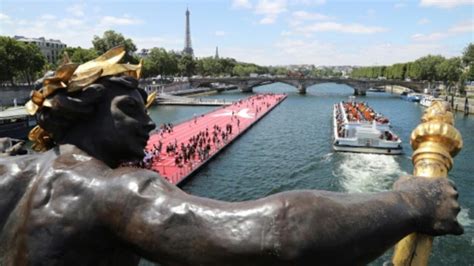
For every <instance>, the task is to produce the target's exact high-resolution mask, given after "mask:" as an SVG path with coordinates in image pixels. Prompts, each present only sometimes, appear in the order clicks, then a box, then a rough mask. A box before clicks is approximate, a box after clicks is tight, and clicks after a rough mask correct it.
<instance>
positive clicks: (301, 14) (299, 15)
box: [292, 10, 332, 20]
mask: <svg viewBox="0 0 474 266" xmlns="http://www.w3.org/2000/svg"><path fill="white" fill-rule="evenodd" d="M292 17H293V19H294V20H329V19H332V17H330V16H326V15H323V14H320V13H310V12H306V11H302V10H300V11H295V12H293V13H292Z"/></svg>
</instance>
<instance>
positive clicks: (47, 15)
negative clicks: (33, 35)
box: [40, 14, 56, 20]
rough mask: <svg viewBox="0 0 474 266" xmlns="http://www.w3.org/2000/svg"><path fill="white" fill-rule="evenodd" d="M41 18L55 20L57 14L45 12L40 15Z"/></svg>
mask: <svg viewBox="0 0 474 266" xmlns="http://www.w3.org/2000/svg"><path fill="white" fill-rule="evenodd" d="M40 19H42V20H55V19H56V16H54V15H51V14H44V15H41V16H40Z"/></svg>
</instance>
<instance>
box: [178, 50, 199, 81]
mask: <svg viewBox="0 0 474 266" xmlns="http://www.w3.org/2000/svg"><path fill="white" fill-rule="evenodd" d="M178 69H179V71H180V73H181V75H183V76H186V77H191V76H192V75H193V74H194V73H195V70H196V62H195V61H194V59H193V57H192V56H191V55H183V56H181V58H180V59H179V61H178Z"/></svg>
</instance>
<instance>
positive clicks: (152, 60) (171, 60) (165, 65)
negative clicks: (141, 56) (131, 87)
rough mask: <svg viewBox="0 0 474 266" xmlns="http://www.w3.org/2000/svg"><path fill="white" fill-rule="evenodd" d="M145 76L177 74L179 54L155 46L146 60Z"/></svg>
mask: <svg viewBox="0 0 474 266" xmlns="http://www.w3.org/2000/svg"><path fill="white" fill-rule="evenodd" d="M144 61H145V62H144V73H143V76H144V77H151V76H157V75H161V76H162V77H164V76H169V75H175V74H177V73H178V72H179V70H178V56H177V55H176V54H175V53H174V52H167V51H166V50H165V49H163V48H153V49H151V50H150V53H149V54H148V56H147V57H146V58H145V60H144Z"/></svg>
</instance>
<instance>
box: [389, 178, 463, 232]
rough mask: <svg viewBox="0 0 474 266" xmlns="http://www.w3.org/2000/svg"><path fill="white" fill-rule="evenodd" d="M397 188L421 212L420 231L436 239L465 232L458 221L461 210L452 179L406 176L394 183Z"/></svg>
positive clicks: (417, 221) (417, 220)
mask: <svg viewBox="0 0 474 266" xmlns="http://www.w3.org/2000/svg"><path fill="white" fill-rule="evenodd" d="M394 189H395V190H398V191H400V192H401V193H402V195H404V197H405V198H406V199H407V202H408V204H409V205H410V206H412V207H413V208H414V209H415V211H416V212H417V213H418V216H419V218H418V219H416V226H417V232H420V233H424V234H428V235H433V236H438V235H445V234H453V235H460V234H462V233H463V232H464V229H463V227H462V226H461V225H460V224H459V222H458V221H457V219H456V216H457V214H458V213H459V211H460V210H461V208H460V207H459V203H458V201H457V198H458V192H457V189H456V187H455V185H454V183H453V182H452V181H451V180H449V179H447V178H422V177H413V176H404V177H401V178H400V179H399V180H398V181H397V182H395V184H394Z"/></svg>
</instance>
